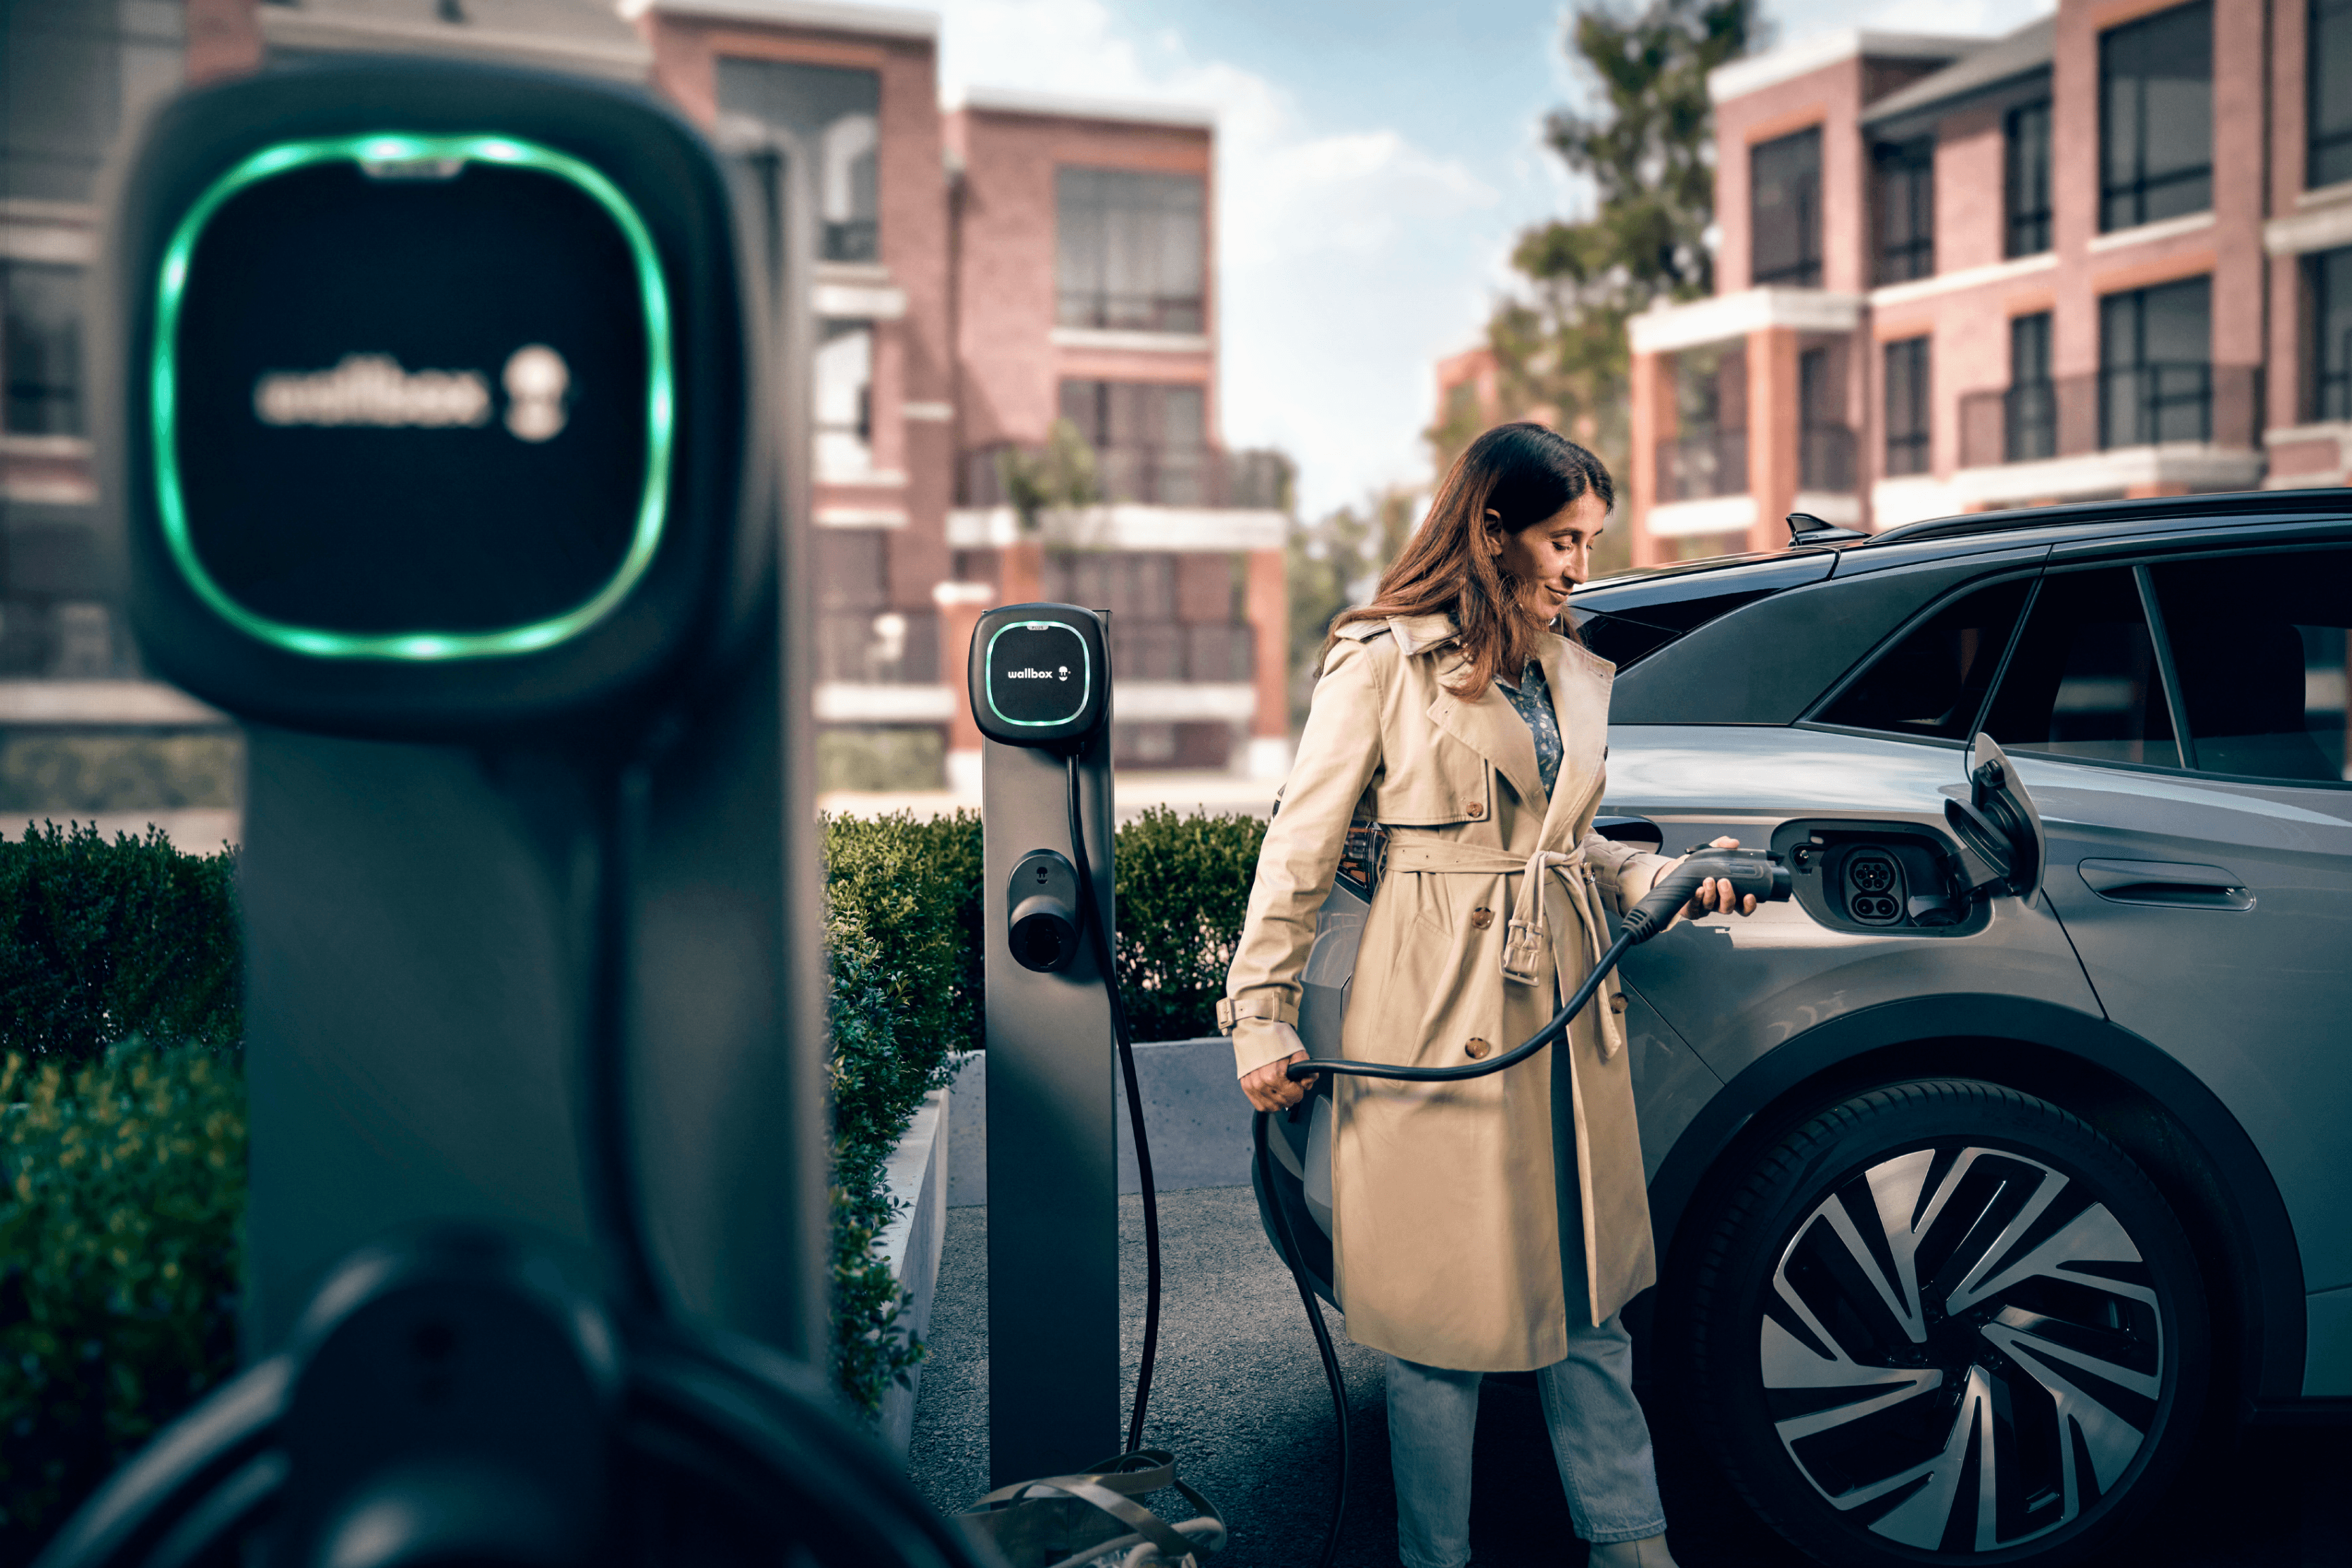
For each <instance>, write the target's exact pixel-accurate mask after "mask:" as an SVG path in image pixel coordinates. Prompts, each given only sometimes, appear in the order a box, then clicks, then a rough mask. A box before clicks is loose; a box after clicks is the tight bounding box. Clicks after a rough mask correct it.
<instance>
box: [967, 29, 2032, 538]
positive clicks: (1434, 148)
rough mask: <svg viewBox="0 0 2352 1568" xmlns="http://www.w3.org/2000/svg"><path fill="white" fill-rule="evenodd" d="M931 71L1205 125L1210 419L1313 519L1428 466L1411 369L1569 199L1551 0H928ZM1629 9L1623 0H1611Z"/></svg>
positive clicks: (1562, 88)
mask: <svg viewBox="0 0 2352 1568" xmlns="http://www.w3.org/2000/svg"><path fill="white" fill-rule="evenodd" d="M931 3H932V4H933V5H936V7H937V9H938V10H939V12H940V23H941V26H940V76H941V85H942V88H943V89H944V91H945V92H946V94H947V96H948V97H949V98H950V100H952V99H955V98H956V97H957V96H959V95H960V93H961V91H962V90H963V89H965V88H966V87H971V86H980V87H996V88H1013V89H1025V90H1029V91H1037V92H1059V93H1066V94H1078V95H1084V96H1089V97H1117V98H1127V99H1145V100H1152V101H1160V102H1178V103H1186V104H1192V105H1197V106H1202V107H1209V108H1213V109H1214V110H1216V111H1217V116H1218V138H1219V158H1218V186H1219V189H1218V214H1217V215H1218V257H1217V261H1218V277H1219V283H1220V290H1221V296H1222V298H1221V307H1222V308H1221V312H1220V323H1219V325H1220V327H1221V329H1222V332H1223V364H1222V367H1221V369H1222V376H1221V385H1220V398H1219V402H1220V415H1221V423H1222V425H1223V435H1224V438H1225V440H1226V441H1227V443H1228V444H1233V445H1235V446H1253V445H1275V446H1280V447H1282V448H1283V449H1285V450H1286V451H1287V452H1289V453H1290V454H1291V455H1292V456H1293V457H1294V458H1296V459H1297V462H1298V465H1299V488H1300V497H1301V501H1302V505H1303V507H1304V508H1305V509H1306V510H1307V511H1308V512H1309V513H1318V512H1320V511H1323V510H1325V509H1328V507H1333V506H1336V505H1339V504H1340V503H1342V502H1346V501H1350V500H1354V499H1357V498H1359V497H1363V496H1365V495H1367V494H1368V493H1370V492H1371V491H1373V490H1375V489H1377V488H1378V487H1380V486H1383V485H1387V484H1391V483H1412V482H1413V481H1415V480H1417V479H1419V478H1421V477H1423V476H1425V474H1426V472H1427V459H1426V455H1425V453H1424V451H1423V448H1422V446H1421V444H1420V441H1419V433H1420V431H1421V429H1422V428H1423V425H1425V424H1426V423H1428V421H1429V418H1430V414H1431V412H1432V402H1433V391H1432V384H1433V383H1432V379H1431V373H1432V368H1433V363H1434V361H1435V360H1436V359H1437V358H1438V357H1439V356H1440V355H1442V354H1444V353H1448V352H1451V351H1453V350H1456V349H1460V348H1465V347H1469V346H1471V345H1472V344H1474V343H1475V342H1476V340H1477V336H1478V329H1479V327H1480V325H1481V323H1482V322H1483V321H1484V320H1485V319H1486V314H1487V312H1488V310H1489V309H1490V308H1492V306H1493V304H1494V302H1495V300H1496V299H1497V298H1500V297H1501V296H1502V295H1503V294H1504V293H1505V292H1506V291H1507V290H1508V289H1509V288H1510V287H1511V281H1512V280H1511V273H1510V269H1509V266H1508V261H1507V257H1508V254H1509V250H1510V246H1511V241H1512V239H1513V237H1514V236H1515V235H1517V233H1518V231H1519V230H1520V229H1521V228H1523V227H1525V226H1526V225H1528V224H1529V223H1532V222H1535V221H1538V220H1539V219H1541V218H1544V217H1548V216H1552V215H1558V214H1570V213H1573V212H1575V211H1576V210H1577V209H1578V207H1579V206H1580V204H1581V202H1582V201H1583V200H1584V195H1583V193H1582V192H1580V190H1579V189H1578V188H1577V187H1576V186H1575V185H1574V184H1573V183H1571V182H1570V179H1569V178H1568V177H1567V175H1566V173H1565V171H1563V170H1562V169H1561V168H1560V166H1559V162H1558V161H1557V160H1556V159H1554V158H1553V157H1552V156H1551V154H1550V153H1549V152H1548V151H1547V150H1546V149H1545V148H1544V146H1543V141H1542V126H1543V117H1544V115H1545V113H1546V112H1547V111H1548V110H1551V109H1553V108H1555V107H1558V106H1559V105H1561V104H1563V103H1569V102H1572V101H1575V100H1576V99H1577V98H1578V96H1579V95H1580V92H1581V91H1582V90H1583V87H1584V84H1583V83H1582V82H1581V81H1580V79H1579V78H1578V75H1577V73H1576V72H1575V71H1574V70H1573V69H1571V68H1570V65H1569V64H1568V61H1567V59H1566V57H1565V55H1564V53H1563V51H1562V49H1561V47H1560V43H1559V40H1560V36H1561V29H1562V26H1563V25H1564V22H1565V19H1566V17H1567V16H1568V14H1569V13H1570V10H1571V9H1572V8H1573V7H1571V6H1570V5H1562V4H1560V3H1559V0H1479V3H1478V4H1475V5H1454V6H1452V7H1450V8H1449V7H1444V6H1440V5H1431V4H1429V0H1420V3H1419V4H1408V3H1406V0H1349V3H1347V4H1340V3H1338V0H931ZM1620 3H1621V4H1629V3H1631V0H1620ZM2048 8H2049V5H2048V4H2047V0H1777V3H1774V4H1769V5H1768V9H1767V13H1766V14H1767V17H1768V19H1769V23H1770V25H1771V26H1772V27H1773V29H1774V33H1775V36H1776V37H1777V38H1778V39H1779V40H1780V41H1782V42H1794V41H1798V40H1800V39H1802V38H1805V37H1811V36H1812V35H1814V34H1818V33H1821V32H1825V31H1828V30H1830V29H1832V28H1837V27H1849V26H1874V27H1887V28H1894V29H1899V30H1906V31H1919V32H1939V33H1983V34H1987V35H1995V34H1999V33H2001V32H2005V31H2007V30H2009V29H2010V28H2012V27H2015V26H2020V25H2021V24H2022V23H2024V22H2026V21H2028V20H2030V19H2032V17H2033V16H2038V15H2040V14H2042V12H2044V11H2046V10H2047V9H2048Z"/></svg>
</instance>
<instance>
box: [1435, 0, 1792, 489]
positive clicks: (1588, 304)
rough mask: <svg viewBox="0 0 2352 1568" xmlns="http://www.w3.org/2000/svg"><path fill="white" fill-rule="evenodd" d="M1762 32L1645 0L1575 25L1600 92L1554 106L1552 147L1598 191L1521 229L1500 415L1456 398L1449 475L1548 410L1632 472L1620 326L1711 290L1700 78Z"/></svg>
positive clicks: (1584, 13) (1618, 467)
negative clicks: (1589, 200) (1578, 208)
mask: <svg viewBox="0 0 2352 1568" xmlns="http://www.w3.org/2000/svg"><path fill="white" fill-rule="evenodd" d="M1760 27H1761V18H1760V17H1759V12H1758V5H1757V0H1650V3H1649V5H1647V6H1646V7H1645V8H1644V9H1643V10H1642V11H1641V12H1640V13H1639V14H1638V15H1631V16H1628V15H1625V14H1622V13H1620V12H1618V11H1616V10H1613V9H1611V8H1609V7H1607V6H1591V7H1588V8H1586V9H1583V10H1580V11H1579V12H1577V13H1576V15H1575V16H1573V17H1572V18H1571V19H1570V23H1569V26H1568V29H1567V37H1566V38H1565V40H1564V42H1565V45H1566V47H1567V49H1568V52H1569V56H1570V59H1571V60H1572V61H1574V62H1575V63H1576V64H1577V65H1579V66H1580V68H1582V71H1583V73H1584V75H1585V76H1586V77H1587V78H1589V79H1591V80H1592V81H1593V82H1594V83H1595V85H1596V87H1597V89H1598V91H1597V93H1596V94H1595V97H1594V99H1593V112H1591V114H1585V113H1580V112H1579V111H1577V110H1569V109H1562V110H1556V111H1555V112H1554V113H1553V114H1552V115H1551V116H1550V117H1549V120H1548V122H1547V125H1546V140H1547V141H1549V144H1550V146H1551V149H1552V151H1553V152H1556V153H1558V154H1559V158H1560V160H1561V162H1564V163H1566V164H1567V165H1568V167H1569V169H1570V171H1571V172H1575V173H1577V174H1579V175H1581V176H1583V177H1584V178H1585V179H1587V180H1590V181H1591V184H1592V189H1593V197H1594V200H1593V207H1592V211H1591V215H1590V216H1586V217H1581V218H1575V219H1560V220H1557V221H1554V222H1551V223H1546V224H1538V225H1536V226H1534V227H1532V228H1530V229H1528V230H1527V231H1526V232H1525V233H1523V234H1522V235H1520V236H1519V241H1518V245H1517V247H1516V248H1515V249H1514V250H1513V252H1512V254H1511V265H1512V266H1513V267H1514V268H1515V269H1517V272H1518V274H1519V275H1520V277H1522V278H1524V279H1525V280H1526V281H1525V287H1523V288H1522V290H1521V291H1520V293H1519V294H1518V295H1517V297H1515V298H1507V299H1505V300H1503V301H1502V302H1501V303H1499V304H1498V305H1497V306H1496V308H1495V312H1494V314H1493V315H1492V317H1490V318H1489V319H1488V320H1487V323H1486V347H1487V348H1488V349H1489V350H1491V351H1492V352H1493V353H1494V356H1495V361H1496V390H1497V392H1498V401H1499V402H1500V405H1501V406H1500V408H1499V409H1496V408H1491V407H1487V408H1482V407H1480V406H1479V405H1478V402H1477V400H1476V399H1475V396H1471V395H1460V396H1456V397H1454V399H1452V400H1451V401H1450V402H1448V404H1447V406H1446V407H1444V408H1442V409H1440V410H1439V411H1438V419H1437V423H1435V424H1434V425H1433V426H1432V427H1431V429H1430V430H1429V432H1428V438H1429V441H1430V444H1431V445H1432V447H1433V449H1434V450H1435V454H1436V456H1437V460H1438V465H1439V466H1440V467H1441V468H1443V467H1444V465H1447V464H1450V463H1451V462H1453V460H1454V457H1455V456H1456V455H1458V454H1459V453H1460V452H1461V450H1462V448H1463V447H1465V446H1466V445H1468V444H1470V442H1471V441H1472V440H1473V439H1475V437H1476V436H1477V434H1478V433H1479V432H1480V431H1482V430H1484V429H1485V428H1486V426H1487V425H1488V424H1490V423H1494V421H1495V420H1496V418H1498V417H1499V418H1517V417H1521V416H1523V415H1528V414H1538V415H1540V416H1543V417H1546V418H1547V419H1548V421H1549V423H1554V424H1556V425H1557V426H1558V427H1559V429H1561V430H1563V431H1565V432H1566V433H1568V434H1570V435H1572V436H1574V437H1576V438H1577V439H1578V440H1580V441H1582V442H1584V443H1585V444H1587V445H1589V446H1591V447H1592V449H1593V450H1594V451H1595V452H1597V453H1599V454H1600V455H1601V458H1602V460H1603V461H1604V462H1606V463H1608V465H1610V467H1611V469H1612V471H1613V472H1617V473H1622V472H1623V471H1624V465H1625V460H1626V456H1627V454H1628V444H1629V441H1630V438H1631V431H1630V429H1629V428H1628V424H1627V418H1626V409H1627V402H1628V398H1627V391H1628V386H1627V380H1628V377H1627V371H1628V364H1627V355H1626V348H1625V321H1626V318H1628V317H1629V316H1632V315H1633V313H1634V312H1636V311H1639V310H1644V309H1647V308H1649V306H1650V305H1651V303H1652V302H1653V301H1654V300H1659V299H1693V298H1698V297H1700V296H1702V295H1706V294H1709V293H1712V292H1713V291H1714V288H1715V258H1714V256H1713V254H1712V252H1711V251H1710V249H1709V246H1708V237H1709V236H1708V230H1709V229H1710V228H1711V227H1712V225H1714V222H1715V126H1714V116H1713V114H1712V112H1711V110H1710V105H1709V101H1708V99H1707V95H1706V75H1707V72H1709V71H1711V70H1713V69H1714V68H1716V67H1717V66H1719V65H1722V64H1724V63H1725V62H1727V61H1728V60H1732V59H1735V58H1737V57H1739V56H1740V55H1742V54H1745V53H1746V52H1747V51H1748V47H1749V46H1750V45H1751V44H1753V43H1755V42H1757V41H1758V35H1759V30H1760ZM1463 392H1465V394H1466V393H1467V392H1468V389H1466V388H1465V389H1463Z"/></svg>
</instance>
